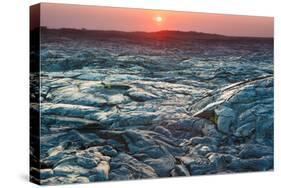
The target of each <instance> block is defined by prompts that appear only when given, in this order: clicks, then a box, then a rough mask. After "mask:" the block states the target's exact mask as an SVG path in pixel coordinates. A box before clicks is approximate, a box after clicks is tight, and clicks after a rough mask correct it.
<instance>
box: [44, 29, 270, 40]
mask: <svg viewBox="0 0 281 188" xmlns="http://www.w3.org/2000/svg"><path fill="white" fill-rule="evenodd" d="M40 28H46V29H50V30H62V29H69V30H80V31H107V32H123V33H157V32H163V31H168V32H182V33H191V32H193V33H201V34H209V35H217V36H221V37H230V38H231V37H233V38H239V37H241V38H262V39H263V38H264V39H274V36H247V35H225V34H220V33H208V32H203V31H195V30H172V29H171V30H170V29H162V30H156V31H141V30H133V31H125V30H114V29H90V28H83V27H81V28H77V27H76V28H75V27H48V26H40Z"/></svg>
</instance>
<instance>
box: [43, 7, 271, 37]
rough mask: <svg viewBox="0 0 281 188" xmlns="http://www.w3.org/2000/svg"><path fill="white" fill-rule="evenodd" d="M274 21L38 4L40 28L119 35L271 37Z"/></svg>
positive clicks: (200, 14) (260, 18) (256, 18)
mask: <svg viewBox="0 0 281 188" xmlns="http://www.w3.org/2000/svg"><path fill="white" fill-rule="evenodd" d="M273 22H274V21H273V18H272V17H260V16H237V15H224V14H210V13H194V12H179V11H160V10H146V9H129V8H112V7H98V6H85V5H66V4H51V3H43V4H41V25H42V26H46V27H49V28H76V29H81V28H85V29H89V30H119V31H146V32H153V31H160V30H178V31H198V32H204V33H216V34H222V35H229V36H253V37H273V33H274V32H273V30H274V28H273V25H274V23H273Z"/></svg>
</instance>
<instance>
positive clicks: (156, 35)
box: [41, 27, 272, 41]
mask: <svg viewBox="0 0 281 188" xmlns="http://www.w3.org/2000/svg"><path fill="white" fill-rule="evenodd" d="M41 31H42V34H43V35H45V36H46V37H52V36H55V37H56V38H57V37H67V38H79V39H100V40H103V39H104V40H106V39H118V38H119V39H129V40H172V41H176V40H187V39H188V40H237V39H255V40H256V39H257V40H264V39H266V40H272V38H257V37H235V36H225V35H219V34H210V33H202V32H196V31H172V30H161V31H157V32H142V31H136V32H126V31H114V30H112V31H111V30H107V31H106V30H86V29H69V28H62V29H49V28H46V27H42V28H41Z"/></svg>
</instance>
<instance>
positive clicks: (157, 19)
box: [155, 16, 163, 23]
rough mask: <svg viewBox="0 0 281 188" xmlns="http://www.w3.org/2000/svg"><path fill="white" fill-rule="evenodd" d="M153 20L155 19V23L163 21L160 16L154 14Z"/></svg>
mask: <svg viewBox="0 0 281 188" xmlns="http://www.w3.org/2000/svg"><path fill="white" fill-rule="evenodd" d="M155 21H156V22H157V23H161V22H162V21H163V18H162V17H161V16H156V17H155Z"/></svg>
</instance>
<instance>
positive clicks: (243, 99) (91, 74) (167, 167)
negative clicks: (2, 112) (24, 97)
mask: <svg viewBox="0 0 281 188" xmlns="http://www.w3.org/2000/svg"><path fill="white" fill-rule="evenodd" d="M54 36H56V35H52V36H48V37H49V38H51V39H53V38H54ZM52 37H53V38H52ZM49 38H48V39H49ZM59 42H60V43H57V42H56V41H55V40H54V41H47V42H45V43H43V48H42V54H43V55H42V65H41V67H42V73H41V90H40V101H41V103H40V105H39V106H38V104H32V108H33V110H34V111H39V109H40V110H41V141H40V142H41V152H40V159H34V160H40V162H41V169H32V170H34V171H40V178H41V180H40V183H41V184H61V183H86V182H96V181H105V180H129V179H144V178H157V177H174V176H193V175H203V174H222V173H234V172H250V171H267V170H271V169H273V64H272V49H271V43H270V42H269V43H268V42H264V41H250V43H249V42H247V41H246V42H245V41H244V42H243V41H242V42H241V41H235V42H233V41H232V42H231V45H229V41H228V42H227V41H222V42H218V43H217V42H212V43H211V44H210V42H209V41H208V42H206V41H205V42H202V41H201V43H199V44H198V42H194V41H193V42H189V43H188V44H185V43H184V44H181V46H178V47H177V48H175V46H174V43H175V42H170V43H169V44H167V43H165V42H163V41H162V42H161V41H158V42H157V43H156V44H155V43H153V44H150V42H149V41H148V42H144V43H142V44H135V43H132V42H131V41H125V42H124V43H123V44H120V46H118V45H117V44H116V42H114V41H111V40H108V41H103V42H101V43H99V41H97V40H95V42H93V41H92V42H89V41H80V40H68V39H64V41H63V42H62V41H59ZM190 44H194V45H193V46H195V47H194V48H191V47H190ZM116 45H117V46H116ZM253 47H255V48H254V49H253ZM186 48H189V49H186ZM77 49H79V50H78V51H77ZM81 65H83V66H81ZM34 84H35V85H36V83H34Z"/></svg>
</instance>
